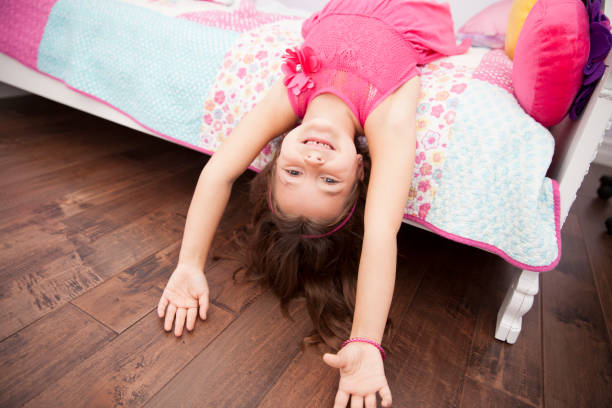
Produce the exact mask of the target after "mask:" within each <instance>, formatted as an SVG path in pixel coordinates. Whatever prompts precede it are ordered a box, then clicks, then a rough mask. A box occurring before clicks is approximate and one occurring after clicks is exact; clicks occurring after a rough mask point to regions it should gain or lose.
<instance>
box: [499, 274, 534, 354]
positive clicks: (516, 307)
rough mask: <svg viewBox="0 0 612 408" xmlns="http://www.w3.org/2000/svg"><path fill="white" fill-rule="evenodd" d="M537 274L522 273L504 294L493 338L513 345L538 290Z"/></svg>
mask: <svg viewBox="0 0 612 408" xmlns="http://www.w3.org/2000/svg"><path fill="white" fill-rule="evenodd" d="M539 278H540V274H539V273H538V272H531V271H522V272H521V273H520V275H519V276H518V278H517V279H515V280H514V282H513V283H512V286H511V287H510V289H509V290H508V293H506V298H505V299H504V302H503V303H502V305H501V307H500V308H499V312H498V313H497V325H496V327H495V338H496V339H497V340H501V341H506V342H508V343H510V344H514V342H516V339H517V338H518V335H519V333H520V332H521V325H522V321H523V316H524V315H525V313H527V312H528V311H529V309H531V306H532V305H533V298H534V296H535V295H536V294H537V293H538V289H539Z"/></svg>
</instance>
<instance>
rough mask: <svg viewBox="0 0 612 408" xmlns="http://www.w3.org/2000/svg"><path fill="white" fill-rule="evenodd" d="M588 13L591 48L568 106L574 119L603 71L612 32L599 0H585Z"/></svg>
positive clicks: (610, 46) (611, 46) (611, 45)
mask: <svg viewBox="0 0 612 408" xmlns="http://www.w3.org/2000/svg"><path fill="white" fill-rule="evenodd" d="M586 5H587V12H588V14H589V32H590V35H589V37H590V43H591V48H590V51H589V59H588V61H587V64H586V66H585V67H584V70H583V71H582V73H583V74H584V75H583V78H582V86H581V87H580V90H578V94H577V95H576V99H574V102H572V106H571V107H570V112H569V114H570V118H571V119H572V120H576V119H577V118H578V116H580V114H582V111H584V108H585V107H586V105H587V103H588V102H589V99H590V97H591V94H592V93H593V91H594V90H595V83H596V82H597V80H598V79H599V78H601V76H602V75H603V73H604V70H605V69H606V66H605V64H604V61H605V59H606V57H607V56H608V52H609V51H610V48H612V34H610V20H609V19H608V17H606V15H605V14H603V13H602V12H601V0H587V1H586Z"/></svg>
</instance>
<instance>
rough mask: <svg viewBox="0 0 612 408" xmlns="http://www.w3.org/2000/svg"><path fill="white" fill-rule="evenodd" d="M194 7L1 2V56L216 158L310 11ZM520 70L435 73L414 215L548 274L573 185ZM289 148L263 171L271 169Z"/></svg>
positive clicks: (494, 65) (424, 113) (151, 1)
mask: <svg viewBox="0 0 612 408" xmlns="http://www.w3.org/2000/svg"><path fill="white" fill-rule="evenodd" d="M190 3H191V5H189V6H185V5H186V4H187V3H184V2H182V1H181V0H175V1H170V0H166V1H163V0H129V1H128V0H90V1H87V2H84V1H81V0H0V16H1V18H2V21H3V24H1V25H0V52H2V53H4V54H6V55H8V56H10V57H12V58H14V59H16V60H18V61H19V62H21V63H22V64H23V65H26V66H27V67H29V68H31V69H34V70H36V71H38V72H40V73H42V74H44V75H47V76H49V77H51V78H53V79H55V80H58V81H61V82H63V83H65V84H66V85H67V86H69V87H70V88H72V89H73V90H75V91H77V92H80V93H83V94H85V95H87V96H90V97H92V98H95V99H97V100H99V101H102V102H103V103H105V104H107V105H109V106H111V107H113V108H114V109H116V110H118V111H120V112H122V113H124V114H125V115H127V116H129V117H130V118H132V119H133V120H134V121H136V122H138V123H139V124H141V125H142V126H144V127H145V128H147V129H149V130H150V131H152V132H154V133H155V134H158V135H159V136H161V137H163V138H165V139H167V140H170V141H173V142H175V143H178V144H181V145H184V146H187V147H189V148H192V149H195V150H199V151H202V152H205V153H207V154H213V153H214V151H216V149H217V148H218V147H219V145H220V144H221V143H222V142H223V140H224V139H225V138H226V137H227V135H228V134H229V133H230V132H231V131H232V129H233V128H234V127H235V126H236V124H237V123H238V122H239V121H240V119H241V118H242V117H243V116H244V114H245V113H246V112H248V111H249V110H250V109H252V108H253V106H254V105H255V104H256V103H257V102H258V101H259V100H261V98H262V97H263V95H264V94H265V92H266V90H267V89H269V88H270V87H271V85H272V84H273V83H274V82H275V81H276V80H278V79H279V78H280V77H281V75H282V74H281V70H280V66H281V63H282V60H281V55H282V54H283V53H284V50H285V49H286V48H290V47H293V46H297V45H299V44H300V43H301V41H302V38H301V34H300V28H301V23H302V21H303V20H302V18H303V17H304V15H301V14H300V13H297V12H296V13H291V12H284V11H279V10H281V9H280V8H276V9H274V8H272V9H273V11H270V10H262V9H261V8H256V7H255V5H254V3H253V2H252V0H242V1H240V2H237V3H236V4H235V5H234V6H232V7H225V6H219V5H214V4H211V3H206V5H198V6H197V7H195V6H193V4H194V3H202V2H190ZM270 4H272V3H270ZM181 7H183V8H181ZM185 7H187V8H189V7H191V9H188V10H187V9H185ZM180 10H182V11H183V12H177V11H180ZM511 73H512V62H511V60H509V59H508V58H507V57H506V56H505V54H503V52H501V51H499V50H498V51H490V50H486V49H475V48H472V49H470V51H469V52H468V53H467V54H464V55H460V56H453V57H448V58H444V59H441V60H438V61H435V62H433V63H430V64H428V65H426V66H424V67H422V68H421V83H422V89H421V93H420V96H419V103H418V107H417V153H416V161H415V167H414V174H413V179H412V186H411V189H410V195H409V199H408V202H407V204H406V208H405V215H404V218H405V219H406V220H410V221H413V222H416V223H418V224H421V225H424V226H426V227H427V228H429V229H431V230H432V231H434V232H436V233H438V234H440V235H442V236H445V237H447V238H450V239H453V240H455V241H458V242H462V243H465V244H468V245H472V246H476V247H479V248H482V249H485V250H488V251H490V252H493V253H496V254H498V255H499V256H501V257H502V258H504V259H505V260H507V261H508V262H510V263H512V264H513V265H516V266H518V267H520V268H523V269H528V270H533V271H546V270H550V269H553V268H554V267H555V266H556V265H557V263H558V262H559V258H560V255H561V240H560V225H559V223H560V220H559V210H560V209H559V201H560V200H559V190H558V186H557V183H556V182H555V181H554V180H551V179H549V178H547V177H546V171H547V169H548V166H549V164H550V161H551V158H552V155H553V151H554V140H553V138H552V135H551V134H550V132H549V131H548V130H547V129H546V128H544V127H542V126H541V125H540V124H539V123H537V122H536V121H535V120H533V119H532V118H531V117H530V116H529V115H527V114H526V113H525V112H524V111H523V110H522V108H521V107H520V105H519V104H518V103H517V101H516V99H515V98H514V96H513V94H512V80H511V78H512V75H511ZM277 145H278V139H277V140H275V141H273V142H271V143H270V144H269V145H268V146H266V148H265V149H264V150H263V151H262V152H261V154H260V155H259V157H257V158H256V159H255V160H254V161H253V163H252V164H251V167H250V168H251V169H252V170H255V171H258V170H260V169H262V168H263V166H265V164H266V163H267V162H269V160H270V159H271V157H272V154H273V152H274V149H276V148H277Z"/></svg>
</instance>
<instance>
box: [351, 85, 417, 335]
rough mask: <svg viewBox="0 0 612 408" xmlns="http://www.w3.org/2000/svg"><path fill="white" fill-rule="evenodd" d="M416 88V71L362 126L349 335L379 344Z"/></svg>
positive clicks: (410, 164)
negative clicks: (366, 160)
mask: <svg viewBox="0 0 612 408" xmlns="http://www.w3.org/2000/svg"><path fill="white" fill-rule="evenodd" d="M419 91H420V78H419V77H418V76H417V77H414V78H412V79H411V80H409V81H408V82H406V83H405V84H404V85H402V86H401V87H400V88H399V89H398V90H397V91H396V92H395V93H393V94H392V95H391V96H390V97H389V98H387V99H385V100H384V101H383V102H382V103H381V104H380V105H379V106H378V107H377V108H376V109H375V110H374V111H373V112H372V114H371V115H370V116H369V117H368V120H367V121H366V124H365V128H364V131H365V134H366V137H367V140H368V146H369V150H370V157H371V158H372V170H371V173H370V182H369V185H368V193H367V200H366V207H365V217H364V224H365V225H364V238H363V247H362V251H361V260H360V262H359V274H358V279H357V298H356V304H355V315H354V317H353V327H352V330H351V337H367V338H370V339H372V340H374V341H376V342H378V343H380V342H381V341H382V336H383V332H384V329H385V323H386V321H387V316H388V314H389V308H390V305H391V299H392V297H393V288H394V285H395V268H396V257H397V239H396V236H397V232H398V230H399V228H400V225H401V223H402V219H403V215H404V208H405V206H406V202H407V201H408V192H409V190H410V185H411V182H412V173H413V170H414V158H415V150H416V123H415V122H416V103H417V98H418V95H419Z"/></svg>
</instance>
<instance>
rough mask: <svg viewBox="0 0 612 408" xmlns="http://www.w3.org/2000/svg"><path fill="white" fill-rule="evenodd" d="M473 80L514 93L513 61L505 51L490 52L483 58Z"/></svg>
mask: <svg viewBox="0 0 612 408" xmlns="http://www.w3.org/2000/svg"><path fill="white" fill-rule="evenodd" d="M473 78H475V79H480V80H481V81H486V82H488V83H490V84H492V85H497V86H499V87H500V88H502V89H505V90H506V91H508V92H510V93H512V92H513V88H512V60H511V59H510V58H508V56H507V55H506V53H505V52H504V50H493V51H489V52H488V53H486V54H485V55H484V57H482V60H481V61H480V65H478V68H476V70H475V71H474V75H473Z"/></svg>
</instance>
